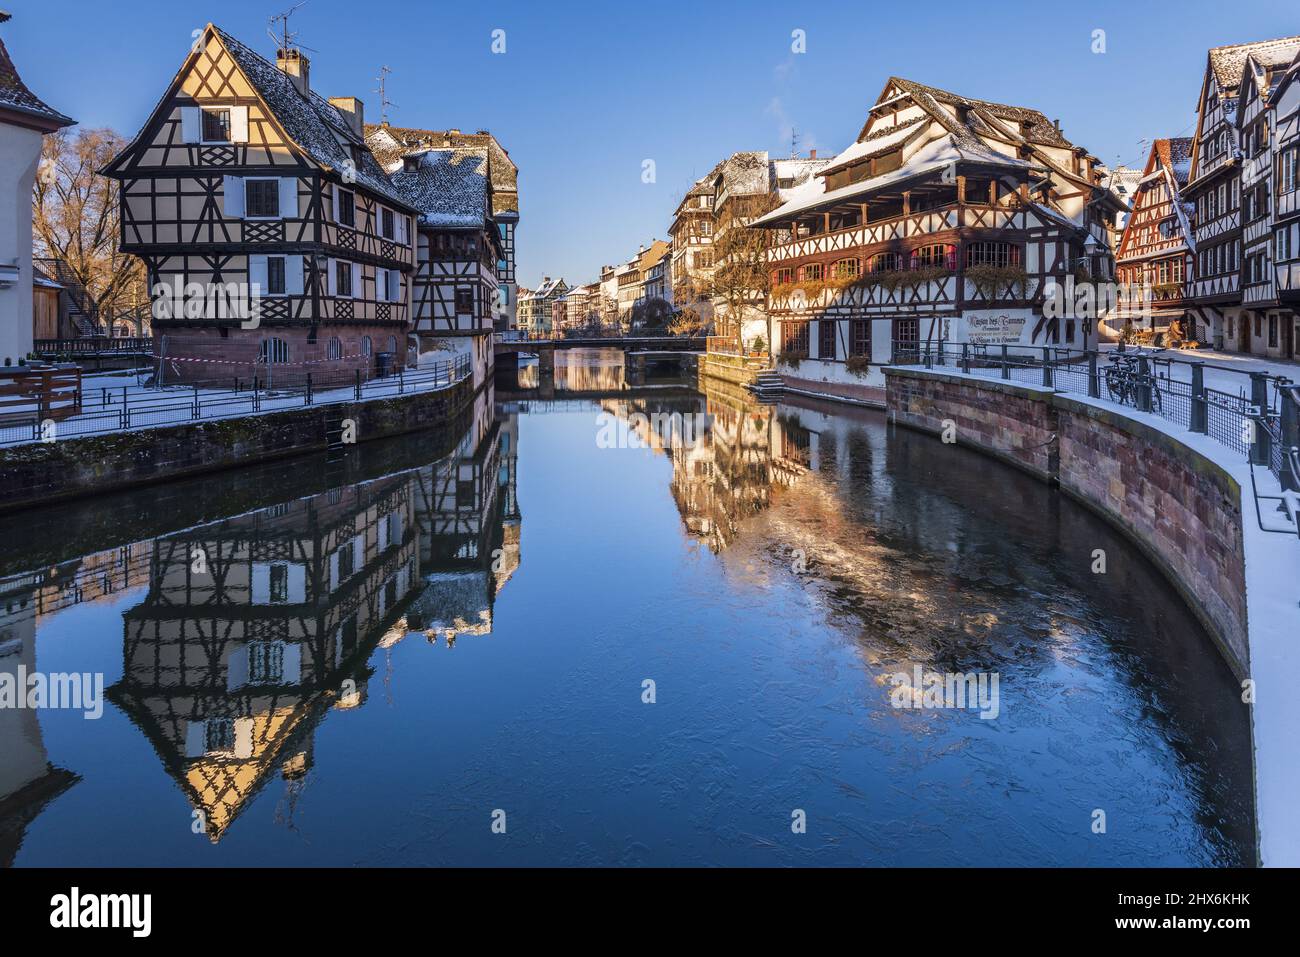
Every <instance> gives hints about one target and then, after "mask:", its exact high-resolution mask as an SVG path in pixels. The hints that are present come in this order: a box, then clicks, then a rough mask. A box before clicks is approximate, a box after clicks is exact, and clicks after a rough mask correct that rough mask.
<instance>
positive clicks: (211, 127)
mask: <svg viewBox="0 0 1300 957" xmlns="http://www.w3.org/2000/svg"><path fill="white" fill-rule="evenodd" d="M201 115H202V123H203V129H202V135H203V142H205V143H229V142H230V108H229V107H224V106H222V107H218V106H205V107H203V110H202V114H201Z"/></svg>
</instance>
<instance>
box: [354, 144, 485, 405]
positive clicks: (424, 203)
mask: <svg viewBox="0 0 1300 957" xmlns="http://www.w3.org/2000/svg"><path fill="white" fill-rule="evenodd" d="M387 137H388V134H387V133H386V132H385V131H384V128H382V127H381V128H379V130H378V131H376V132H372V133H371V135H370V142H371V143H372V144H375V145H376V153H377V155H386V150H385V149H381V148H380V147H379V144H380V143H381V142H382V141H384V140H385V138H387ZM490 166H491V157H490V154H489V151H488V150H487V148H486V147H473V146H471V147H451V148H444V147H436V148H431V147H426V146H424V145H417V146H412V147H408V148H407V149H406V150H405V151H403V152H402V153H401V154H400V155H399V156H396V157H394V158H392V159H390V160H389V161H388V163H387V165H386V171H387V172H388V173H389V174H390V176H391V178H392V181H393V185H394V186H395V187H396V188H397V189H398V191H399V192H400V193H401V194H402V196H403V197H404V198H405V199H406V201H407V202H408V203H409V204H410V205H412V206H414V207H415V208H416V209H417V210H418V211H419V217H418V229H417V231H418V234H419V236H418V246H417V251H416V263H417V268H416V273H415V279H414V283H413V285H412V291H411V344H410V349H411V352H412V357H413V358H412V361H415V362H417V363H418V364H421V365H425V364H428V363H431V362H438V361H445V360H447V359H450V358H455V357H456V356H458V355H461V354H468V355H469V356H470V357H471V362H472V367H473V370H474V383H475V385H476V386H481V385H482V384H483V383H484V382H486V381H487V380H488V378H489V377H490V376H491V374H492V368H493V361H492V330H493V309H494V307H495V305H496V303H497V301H498V295H499V294H498V280H497V264H498V262H499V261H500V260H501V258H502V255H503V253H502V248H501V237H500V233H499V232H498V230H497V225H496V223H495V222H494V220H493V213H492V177H491V172H490Z"/></svg>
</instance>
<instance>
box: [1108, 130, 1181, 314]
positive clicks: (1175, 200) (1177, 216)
mask: <svg viewBox="0 0 1300 957" xmlns="http://www.w3.org/2000/svg"><path fill="white" fill-rule="evenodd" d="M1191 148H1192V140H1191V137H1186V136H1184V137H1173V138H1170V139H1159V140H1156V141H1155V142H1154V143H1153V144H1152V145H1151V155H1150V157H1149V158H1148V159H1147V163H1146V166H1145V167H1144V168H1143V171H1142V177H1141V179H1139V180H1138V182H1137V184H1136V187H1135V188H1134V192H1133V195H1132V197H1131V200H1132V204H1133V210H1132V212H1131V213H1130V214H1129V215H1128V216H1127V218H1126V222H1125V224H1124V231H1123V234H1122V235H1121V237H1120V242H1119V247H1118V248H1117V249H1116V251H1115V271H1116V278H1117V280H1118V282H1119V302H1118V308H1117V309H1116V310H1115V311H1114V312H1113V313H1112V314H1111V315H1109V316H1107V317H1105V319H1104V320H1103V321H1102V322H1101V323H1100V325H1099V332H1100V333H1101V334H1102V335H1104V336H1105V337H1106V338H1109V339H1118V338H1120V336H1121V334H1122V333H1123V332H1124V330H1125V328H1126V327H1129V328H1133V329H1138V328H1143V329H1152V330H1155V331H1164V330H1168V329H1169V327H1170V326H1171V324H1173V323H1177V324H1178V327H1179V328H1181V330H1182V331H1183V333H1184V335H1190V334H1191V329H1190V323H1189V322H1188V321H1187V319H1186V315H1185V313H1186V308H1187V301H1186V292H1187V287H1188V279H1189V278H1190V277H1191V275H1192V257H1193V255H1194V253H1195V251H1196V247H1195V245H1194V240H1193V238H1192V227H1191V215H1192V211H1193V210H1192V205H1191V204H1190V203H1185V202H1184V201H1183V198H1182V189H1183V187H1184V186H1186V185H1187V175H1188V172H1189V171H1190V168H1191Z"/></svg>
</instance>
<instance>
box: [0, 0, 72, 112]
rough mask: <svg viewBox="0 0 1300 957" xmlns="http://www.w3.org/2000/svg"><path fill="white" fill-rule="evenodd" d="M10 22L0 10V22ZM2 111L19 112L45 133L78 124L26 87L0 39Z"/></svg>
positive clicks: (0, 107)
mask: <svg viewBox="0 0 1300 957" xmlns="http://www.w3.org/2000/svg"><path fill="white" fill-rule="evenodd" d="M8 19H10V16H9V14H7V13H5V12H4V11H3V10H0V23H4V22H5V21H6V20H8ZM0 112H10V113H16V114H18V115H19V116H21V117H22V118H23V120H24V125H30V126H32V127H35V128H36V129H38V130H41V131H42V132H53V131H54V130H57V129H61V128H62V127H65V126H72V125H73V124H74V123H76V122H77V121H76V120H74V119H72V118H70V117H67V116H64V115H63V114H62V113H60V112H59V111H58V110H56V109H54V107H52V106H50V105H49V104H47V103H46V102H45V101H44V100H42V99H41V98H40V97H38V96H37V95H36V94H35V93H33V92H32V91H31V90H29V89H28V88H27V85H26V84H25V83H23V81H22V77H20V76H19V75H18V68H17V67H16V66H14V61H13V60H12V59H11V58H10V56H9V51H8V50H7V49H5V43H4V40H3V39H0Z"/></svg>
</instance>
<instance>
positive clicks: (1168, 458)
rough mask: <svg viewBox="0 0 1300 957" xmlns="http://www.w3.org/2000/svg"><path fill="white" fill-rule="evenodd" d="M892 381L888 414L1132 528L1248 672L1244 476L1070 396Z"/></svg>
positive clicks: (965, 382)
mask: <svg viewBox="0 0 1300 957" xmlns="http://www.w3.org/2000/svg"><path fill="white" fill-rule="evenodd" d="M885 376H886V390H887V399H886V402H887V409H888V411H889V413H890V416H891V418H893V419H894V420H895V421H896V422H898V423H899V424H900V425H905V426H908V427H911V428H915V429H919V430H921V431H924V432H930V433H933V434H941V433H942V431H943V428H944V423H945V422H946V421H949V422H952V423H954V424H955V425H956V431H955V437H956V441H957V443H958V444H961V445H965V446H968V447H971V448H975V449H978V450H980V451H983V452H985V453H988V454H990V455H993V456H996V457H997V458H999V459H1002V460H1003V461H1005V462H1008V463H1009V464H1012V465H1015V466H1016V467H1018V468H1021V469H1024V470H1025V471H1027V472H1030V473H1032V474H1034V475H1036V476H1038V477H1039V478H1041V479H1043V480H1044V481H1048V482H1052V483H1055V484H1059V486H1060V488H1061V489H1062V491H1064V492H1066V493H1067V494H1068V495H1070V496H1071V497H1073V498H1075V499H1077V500H1078V501H1080V502H1082V503H1083V504H1084V505H1086V506H1088V507H1089V508H1091V509H1092V510H1093V511H1095V512H1097V513H1098V514H1100V515H1101V516H1103V517H1104V518H1106V519H1107V520H1108V521H1110V522H1111V523H1112V524H1113V525H1115V526H1116V527H1117V528H1119V529H1120V530H1121V531H1123V532H1124V533H1125V534H1126V535H1127V536H1128V537H1129V539H1130V540H1132V541H1133V542H1134V543H1135V544H1136V545H1137V547H1138V548H1140V549H1141V550H1142V551H1143V552H1144V553H1145V554H1146V555H1147V557H1148V558H1150V559H1151V561H1152V562H1153V563H1154V564H1155V565H1156V567H1158V568H1160V569H1161V571H1162V572H1163V573H1164V574H1165V576H1166V577H1167V578H1168V579H1169V581H1170V582H1171V583H1172V584H1173V586H1174V587H1175V588H1176V589H1177V590H1178V591H1179V593H1180V594H1181V595H1182V596H1183V599H1184V600H1185V601H1186V602H1187V604H1188V607H1190V608H1191V609H1192V610H1193V612H1195V614H1196V615H1197V617H1198V618H1199V619H1200V620H1201V622H1202V624H1204V625H1205V627H1206V630H1207V631H1208V632H1209V633H1210V635H1211V637H1213V638H1214V639H1215V641H1216V642H1217V643H1218V645H1219V649H1220V651H1221V652H1222V653H1223V656H1224V658H1225V659H1226V660H1227V662H1228V664H1229V666H1230V667H1231V668H1232V669H1233V671H1234V672H1236V673H1237V675H1238V676H1241V677H1244V676H1245V675H1246V674H1248V673H1249V663H1250V647H1249V641H1248V632H1247V619H1246V580H1245V567H1246V566H1245V547H1244V543H1243V540H1242V521H1243V517H1242V494H1241V487H1240V486H1239V485H1238V484H1237V481H1236V479H1234V478H1233V477H1232V476H1230V475H1229V474H1228V473H1227V472H1225V471H1224V470H1223V469H1222V468H1220V467H1219V466H1218V465H1217V464H1216V463H1215V462H1213V461H1211V460H1210V459H1208V458H1206V457H1205V456H1203V455H1201V454H1200V453H1198V452H1196V451H1194V450H1193V449H1191V448H1190V447H1188V446H1186V445H1184V444H1183V443H1182V442H1179V441H1178V440H1177V439H1176V438H1174V437H1173V436H1170V435H1168V434H1166V433H1165V432H1162V431H1160V430H1158V429H1154V428H1151V427H1150V426H1147V425H1145V424H1143V423H1141V422H1137V421H1135V420H1133V419H1130V418H1128V417H1126V416H1123V415H1120V414H1117V413H1115V412H1113V411H1111V410H1109V409H1104V408H1099V407H1097V406H1093V405H1090V404H1088V403H1086V402H1081V401H1079V400H1078V399H1074V398H1071V397H1069V396H1067V395H1064V394H1062V393H1056V392H1052V391H1051V390H1048V389H1041V388H1033V387H1029V386H1025V385H1019V384H1016V385H1013V384H1010V383H1005V382H999V381H997V380H989V381H982V380H972V379H968V378H964V377H961V376H954V375H948V374H944V373H937V372H932V371H920V370H914V369H887V370H886V373H885ZM1080 567H1082V568H1085V569H1086V568H1090V567H1091V561H1090V560H1089V561H1086V562H1084V563H1083V564H1082V565H1081V566H1080Z"/></svg>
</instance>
